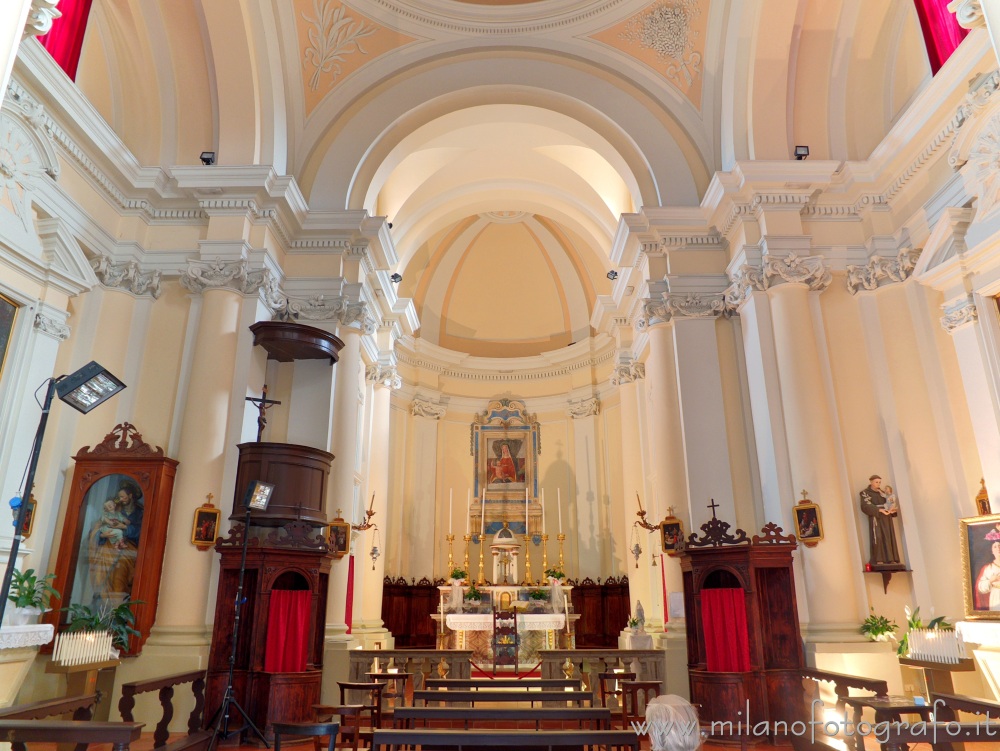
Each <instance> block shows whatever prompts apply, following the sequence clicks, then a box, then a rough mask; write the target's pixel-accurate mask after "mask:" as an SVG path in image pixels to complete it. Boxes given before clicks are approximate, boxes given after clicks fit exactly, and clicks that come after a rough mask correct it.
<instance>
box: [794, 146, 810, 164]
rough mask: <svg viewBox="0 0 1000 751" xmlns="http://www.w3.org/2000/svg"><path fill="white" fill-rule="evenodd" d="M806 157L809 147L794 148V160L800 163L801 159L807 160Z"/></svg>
mask: <svg viewBox="0 0 1000 751" xmlns="http://www.w3.org/2000/svg"><path fill="white" fill-rule="evenodd" d="M808 157H809V147H808V146H796V147H795V158H796V159H798V160H799V161H800V162H801V161H802V160H803V159H807V158H808Z"/></svg>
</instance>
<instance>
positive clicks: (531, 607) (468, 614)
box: [431, 584, 580, 666]
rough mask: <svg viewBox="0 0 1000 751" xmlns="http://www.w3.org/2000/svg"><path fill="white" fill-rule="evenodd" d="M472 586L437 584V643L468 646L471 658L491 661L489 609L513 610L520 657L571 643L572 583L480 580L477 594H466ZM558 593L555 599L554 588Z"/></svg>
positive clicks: (533, 657)
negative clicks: (541, 584)
mask: <svg viewBox="0 0 1000 751" xmlns="http://www.w3.org/2000/svg"><path fill="white" fill-rule="evenodd" d="M470 589H471V588H470V587H469V586H466V585H458V586H456V587H452V586H449V585H443V586H440V587H438V592H439V594H440V598H441V599H440V602H439V605H438V610H437V612H436V613H434V614H433V615H432V616H431V617H432V618H433V619H434V621H435V623H436V624H437V627H438V648H439V649H465V650H470V649H471V650H472V652H473V658H472V659H473V661H474V662H476V663H478V664H479V665H484V666H485V665H487V664H489V663H492V661H493V648H492V639H493V611H494V609H496V610H511V611H514V612H515V613H516V614H517V617H516V623H517V634H518V640H519V651H518V655H519V662H520V664H521V665H526V666H531V665H534V664H535V663H537V662H539V660H541V656H540V653H539V650H543V649H573V648H574V647H575V633H574V626H575V624H576V621H577V620H578V619H579V618H580V616H579V615H578V614H576V613H573V612H572V602H571V600H570V592H571V591H572V589H573V588H572V587H571V586H567V585H557V586H556V587H555V588H553V587H519V586H511V585H489V584H486V585H483V586H482V587H479V588H478V589H477V590H475V591H478V592H479V593H480V594H481V599H480V600H469V599H466V597H467V596H468V594H469V592H470ZM554 591H556V592H559V593H561V597H558V596H557V599H558V600H559V601H558V602H555V603H553V602H552V601H551V600H552V595H553V592H554Z"/></svg>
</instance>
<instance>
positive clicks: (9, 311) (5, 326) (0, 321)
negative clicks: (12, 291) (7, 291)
mask: <svg viewBox="0 0 1000 751" xmlns="http://www.w3.org/2000/svg"><path fill="white" fill-rule="evenodd" d="M17 308H18V306H17V304H16V303H15V302H14V301H13V300H10V299H8V298H6V297H4V296H3V295H0V376H2V375H3V366H4V363H5V362H6V360H7V350H9V349H10V342H11V339H12V338H13V335H14V323H15V322H16V320H17Z"/></svg>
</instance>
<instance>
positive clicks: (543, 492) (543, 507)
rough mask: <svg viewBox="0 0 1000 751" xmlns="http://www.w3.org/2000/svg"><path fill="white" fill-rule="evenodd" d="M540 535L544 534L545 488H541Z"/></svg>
mask: <svg viewBox="0 0 1000 751" xmlns="http://www.w3.org/2000/svg"><path fill="white" fill-rule="evenodd" d="M542 534H543V535H544V534H545V488H542Z"/></svg>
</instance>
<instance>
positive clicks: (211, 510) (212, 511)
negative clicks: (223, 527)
mask: <svg viewBox="0 0 1000 751" xmlns="http://www.w3.org/2000/svg"><path fill="white" fill-rule="evenodd" d="M221 515H222V510H221V509H217V508H216V507H215V506H213V505H212V504H211V503H206V504H204V505H202V506H200V507H199V508H196V509H195V510H194V522H193V523H192V525H191V544H192V545H194V546H195V547H196V548H198V549H199V550H208V549H209V548H210V547H212V546H213V545H215V538H216V537H218V535H219V518H220V517H221Z"/></svg>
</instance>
